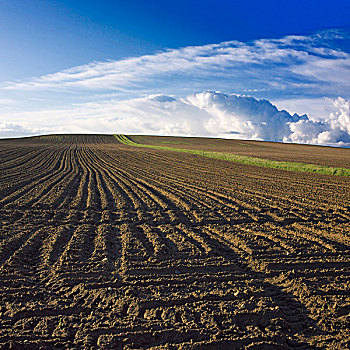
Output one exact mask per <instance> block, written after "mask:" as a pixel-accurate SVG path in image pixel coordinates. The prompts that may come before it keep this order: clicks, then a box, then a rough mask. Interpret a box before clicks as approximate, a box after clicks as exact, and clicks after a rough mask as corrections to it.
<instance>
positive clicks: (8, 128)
mask: <svg viewBox="0 0 350 350" xmlns="http://www.w3.org/2000/svg"><path fill="white" fill-rule="evenodd" d="M32 135H35V131H34V130H31V129H27V128H25V127H24V126H23V125H19V124H15V123H5V122H4V123H0V138H7V137H23V136H32Z"/></svg>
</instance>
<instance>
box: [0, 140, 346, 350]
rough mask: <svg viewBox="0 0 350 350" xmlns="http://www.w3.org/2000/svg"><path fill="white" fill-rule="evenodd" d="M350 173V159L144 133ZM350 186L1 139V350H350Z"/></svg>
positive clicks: (142, 154)
mask: <svg viewBox="0 0 350 350" xmlns="http://www.w3.org/2000/svg"><path fill="white" fill-rule="evenodd" d="M132 139H133V140H134V141H136V142H143V143H149V144H158V145H165V146H167V145H168V146H172V147H187V148H189V149H209V150H215V151H225V152H230V151H232V152H233V153H236V154H245V155H251V156H257V157H265V158H270V159H277V160H287V161H299V162H304V163H305V162H310V163H316V164H323V165H330V166H343V167H350V150H346V149H332V148H324V147H311V146H299V145H281V144H273V143H261V142H255V143H254V142H246V141H224V140H205V139H180V138H155V137H133V138H132ZM349 221H350V178H346V177H337V176H327V175H315V174H310V173H295V172H287V171H282V170H275V169H268V168H260V167H254V166H248V165H243V164H238V163H233V162H227V161H222V160H216V159H210V158H205V157H201V156H198V155H191V154H185V153H177V152H171V151H163V150H155V149H146V148H138V147H133V146H126V145H123V144H120V143H118V142H117V140H116V139H115V138H114V137H113V136H103V135H60V136H45V137H36V138H27V139H17V140H0V295H1V296H0V349H8V348H13V349H55V348H58V349H60V348H67V349H82V348H88V349H90V348H91V349H98V348H102V349H109V348H111V349H293V348H297V349H326V348H327V349H349V348H350V296H349V293H350V283H349V282H350V277H349V276H350V275H349V273H350V259H349V258H350V249H349V247H350V233H349V232H350V224H349Z"/></svg>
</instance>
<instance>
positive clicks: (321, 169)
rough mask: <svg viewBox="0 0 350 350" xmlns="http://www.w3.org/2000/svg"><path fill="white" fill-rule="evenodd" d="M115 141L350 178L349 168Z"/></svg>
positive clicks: (126, 138)
mask: <svg viewBox="0 0 350 350" xmlns="http://www.w3.org/2000/svg"><path fill="white" fill-rule="evenodd" d="M114 136H115V137H116V138H117V140H118V141H119V142H121V143H123V144H125V145H129V146H136V147H143V148H153V149H160V150H164V151H175V152H182V153H190V154H197V155H200V156H203V157H209V158H215V159H222V160H228V161H231V162H237V163H242V164H249V165H256V166H261V167H265V168H273V169H282V170H288V171H298V172H306V173H316V174H325V175H336V176H350V169H349V168H333V167H329V166H324V165H317V164H306V163H298V162H280V161H276V160H270V159H263V158H256V157H248V156H240V155H235V154H232V153H222V152H211V151H200V150H194V149H183V148H175V147H167V146H157V145H145V144H140V143H136V142H134V141H132V140H130V139H129V138H128V137H127V136H125V135H121V134H119V135H114Z"/></svg>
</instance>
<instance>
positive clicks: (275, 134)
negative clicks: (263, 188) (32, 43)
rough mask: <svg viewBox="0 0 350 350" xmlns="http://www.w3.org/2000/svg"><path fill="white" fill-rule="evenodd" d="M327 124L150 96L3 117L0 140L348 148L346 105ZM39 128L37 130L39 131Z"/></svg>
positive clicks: (250, 107)
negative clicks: (211, 141)
mask: <svg viewBox="0 0 350 350" xmlns="http://www.w3.org/2000/svg"><path fill="white" fill-rule="evenodd" d="M333 105H334V106H333V107H334V109H333V111H332V112H331V113H329V114H328V116H327V117H326V118H323V119H322V118H319V119H318V120H316V119H310V118H308V117H307V116H306V115H298V114H294V115H291V114H290V113H288V112H287V111H284V110H279V109H277V107H276V106H274V105H273V104H272V103H271V102H269V101H267V100H259V99H255V98H253V97H249V96H237V95H232V94H223V93H220V92H203V93H198V94H192V95H189V96H187V97H184V98H180V99H176V98H174V97H172V96H165V95H150V96H148V97H144V98H137V99H131V100H125V101H115V100H110V101H105V102H99V103H93V102H90V103H84V104H80V105H76V106H75V107H74V108H71V109H69V110H67V109H56V110H41V111H36V112H22V113H14V112H11V113H8V114H5V115H4V118H5V117H6V118H8V120H11V121H13V123H12V124H9V123H7V124H6V123H4V124H2V125H1V124H0V136H1V137H9V136H25V135H29V134H38V133H39V131H41V133H43V132H45V133H48V132H50V133H68V132H69V133H72V132H75V133H109V134H112V133H126V134H152V135H183V136H208V137H209V136H212V137H225V138H237V139H252V140H271V141H284V142H298V143H311V144H329V145H337V146H350V112H349V105H350V102H349V101H347V100H345V99H343V98H338V99H336V100H334V101H333ZM39 128H41V129H39Z"/></svg>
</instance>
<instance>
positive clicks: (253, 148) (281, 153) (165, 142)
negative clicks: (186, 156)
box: [128, 135, 350, 168]
mask: <svg viewBox="0 0 350 350" xmlns="http://www.w3.org/2000/svg"><path fill="white" fill-rule="evenodd" d="M128 137H129V138H130V139H131V140H132V141H134V142H136V143H141V144H146V145H159V146H166V147H173V148H187V149H199V150H206V151H214V152H226V153H234V154H239V155H244V156H250V157H259V158H265V159H272V160H277V161H286V162H301V163H312V164H319V165H326V166H332V167H344V168H350V149H349V148H347V149H344V148H339V147H321V146H310V145H298V144H286V143H278V142H266V141H245V140H227V139H214V138H211V139H209V138H202V137H172V136H139V135H137V136H128Z"/></svg>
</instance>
